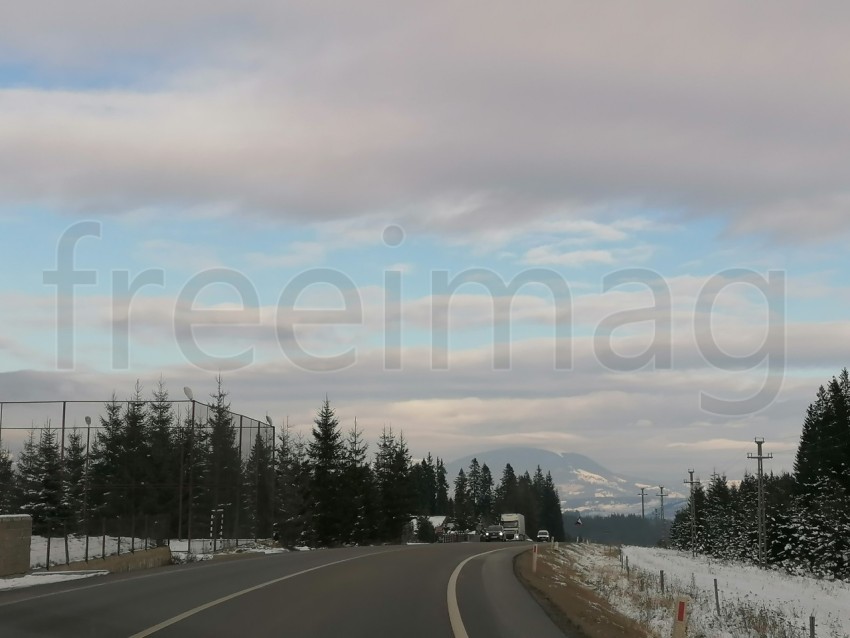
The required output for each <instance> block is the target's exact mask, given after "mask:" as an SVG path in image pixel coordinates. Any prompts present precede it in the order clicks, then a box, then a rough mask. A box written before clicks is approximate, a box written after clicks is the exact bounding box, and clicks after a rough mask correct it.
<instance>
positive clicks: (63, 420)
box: [59, 401, 68, 470]
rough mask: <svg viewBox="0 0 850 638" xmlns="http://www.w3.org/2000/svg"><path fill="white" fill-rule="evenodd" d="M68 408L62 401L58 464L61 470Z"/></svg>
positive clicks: (63, 458)
mask: <svg viewBox="0 0 850 638" xmlns="http://www.w3.org/2000/svg"><path fill="white" fill-rule="evenodd" d="M67 407H68V402H67V401H62V440H61V441H60V442H59V463H61V464H62V465H63V467H62V469H63V470H64V469H65V468H64V464H65V413H66V409H67Z"/></svg>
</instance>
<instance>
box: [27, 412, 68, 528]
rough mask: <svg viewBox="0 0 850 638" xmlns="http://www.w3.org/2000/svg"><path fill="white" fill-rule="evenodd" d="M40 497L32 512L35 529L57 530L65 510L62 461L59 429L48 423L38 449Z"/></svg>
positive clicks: (37, 464)
mask: <svg viewBox="0 0 850 638" xmlns="http://www.w3.org/2000/svg"><path fill="white" fill-rule="evenodd" d="M36 454H37V462H36V468H37V478H36V485H37V487H38V496H37V499H36V501H35V503H34V504H33V505H34V507H33V509H32V511H31V513H32V516H33V529H34V530H35V529H36V527H38V529H39V530H41V531H50V532H54V533H55V532H58V531H60V530H61V523H62V519H63V518H64V517H65V512H64V511H63V510H62V464H61V461H60V457H59V444H58V442H57V441H56V431H55V430H53V429H52V428H50V427H49V426H48V427H46V428H44V429H43V430H42V431H41V437H40V438H39V441H38V446H37V448H36Z"/></svg>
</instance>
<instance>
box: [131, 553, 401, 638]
mask: <svg viewBox="0 0 850 638" xmlns="http://www.w3.org/2000/svg"><path fill="white" fill-rule="evenodd" d="M397 551H401V550H392V551H389V552H373V553H371V554H364V555H363V556H353V557H351V558H344V559H342V560H337V561H334V562H332V563H325V564H324V565H318V566H316V567H311V568H310V569H303V570H301V571H300V572H296V573H294V574H289V575H287V576H281V577H280V578H275V579H274V580H270V581H267V582H265V583H260V584H259V585H254V586H253V587H248V588H247V589H243V590H242V591H237V592H235V593H233V594H229V595H227V596H222V597H221V598H218V599H216V600H212V601H210V602H208V603H204V604H203V605H199V606H198V607H195V608H194V609H190V610H189V611H184V612H183V613H182V614H179V615H177V616H174V617H173V618H169V619H168V620H164V621H162V622H161V623H159V624H158V625H154V626H153V627H150V628H148V629H145V630H143V631H141V632H139V633H137V634H133V635H132V636H130V638H146V636H151V635H153V634H155V633H156V632H158V631H162V630H163V629H165V628H166V627H170V626H171V625H176V624H177V623H179V622H181V621H183V620H186V619H187V618H189V617H191V616H194V615H195V614H199V613H201V612H202V611H206V610H207V609H210V608H212V607H215V606H216V605H220V604H222V603H226V602H227V601H229V600H233V599H234V598H239V597H240V596H244V595H245V594H250V593H251V592H255V591H257V590H258V589H263V588H265V587H271V586H272V585H276V584H277V583H282V582H283V581H285V580H289V579H290V578H295V577H297V576H302V575H304V574H309V573H310V572H315V571H318V570H320V569H325V568H326V567H333V566H334V565H341V564H342V563H350V562H351V561H353V560H360V559H361V558H368V557H369V556H383V555H385V554H392V553H393V552H397Z"/></svg>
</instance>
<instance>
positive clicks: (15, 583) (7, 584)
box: [0, 571, 109, 591]
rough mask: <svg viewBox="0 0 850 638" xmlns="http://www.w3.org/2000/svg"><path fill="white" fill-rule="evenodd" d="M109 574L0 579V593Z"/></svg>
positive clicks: (69, 573)
mask: <svg viewBox="0 0 850 638" xmlns="http://www.w3.org/2000/svg"><path fill="white" fill-rule="evenodd" d="M108 573H109V572H105V571H87V572H55V573H48V572H40V573H38V574H27V575H26V576H16V577H14V578H0V591H7V590H9V589H23V588H24V587H34V586H36V585H48V584H50V583H64V582H67V581H69V580H80V579H81V578H92V577H94V576H105V575H106V574H108Z"/></svg>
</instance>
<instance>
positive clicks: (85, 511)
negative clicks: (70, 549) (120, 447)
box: [83, 416, 91, 562]
mask: <svg viewBox="0 0 850 638" xmlns="http://www.w3.org/2000/svg"><path fill="white" fill-rule="evenodd" d="M90 443H91V417H90V416H87V417H86V465H85V468H86V483H85V492H83V525H85V527H86V562H88V560H89V454H90V447H89V444H90Z"/></svg>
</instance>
